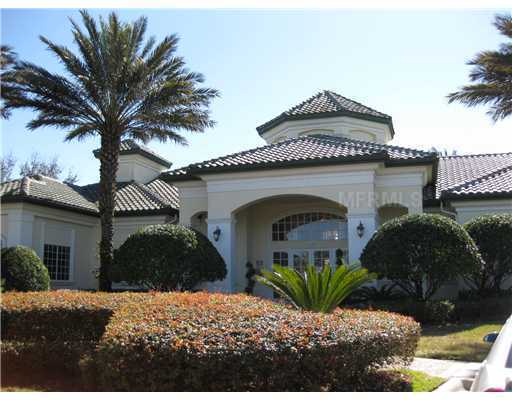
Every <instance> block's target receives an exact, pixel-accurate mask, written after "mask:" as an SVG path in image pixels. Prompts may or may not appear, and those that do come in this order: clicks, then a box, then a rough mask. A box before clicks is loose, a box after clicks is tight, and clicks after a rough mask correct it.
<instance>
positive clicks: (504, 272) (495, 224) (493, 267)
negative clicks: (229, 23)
mask: <svg viewBox="0 0 512 400" xmlns="http://www.w3.org/2000/svg"><path fill="white" fill-rule="evenodd" d="M464 228H466V230H467V232H468V233H469V235H470V236H471V237H472V238H473V240H474V241H475V243H476V245H477V247H478V249H479V251H480V254H481V255H482V258H483V260H484V264H483V265H481V266H478V267H477V268H474V269H473V270H471V271H469V272H468V273H467V274H465V276H464V277H465V280H466V282H467V283H468V284H469V285H470V287H471V288H472V289H473V290H475V291H477V292H478V294H479V295H480V296H481V297H486V296H492V295H493V294H498V293H499V292H500V291H501V290H502V289H506V288H504V287H503V284H504V282H505V280H507V279H509V278H510V277H511V276H512V214H502V215H483V216H480V217H476V218H474V219H472V220H471V221H469V222H467V223H466V224H465V225H464Z"/></svg>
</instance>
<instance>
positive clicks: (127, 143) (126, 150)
mask: <svg viewBox="0 0 512 400" xmlns="http://www.w3.org/2000/svg"><path fill="white" fill-rule="evenodd" d="M99 151H100V149H96V150H94V151H93V153H94V155H95V156H96V157H98V155H99ZM119 154H120V155H122V154H140V155H142V156H144V157H146V158H149V159H150V160H152V161H154V162H156V163H158V164H160V165H163V166H164V167H166V168H170V167H171V165H172V163H171V162H170V161H168V160H166V159H165V158H163V157H161V156H159V155H158V154H157V153H155V152H154V151H153V150H151V149H150V148H149V147H147V146H144V145H143V144H139V143H137V142H135V141H134V140H132V139H126V140H123V141H122V142H121V146H120V151H119Z"/></svg>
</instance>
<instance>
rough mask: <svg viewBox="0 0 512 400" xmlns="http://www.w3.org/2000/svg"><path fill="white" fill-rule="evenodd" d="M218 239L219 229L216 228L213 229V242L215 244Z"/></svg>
mask: <svg viewBox="0 0 512 400" xmlns="http://www.w3.org/2000/svg"><path fill="white" fill-rule="evenodd" d="M219 238H220V228H219V227H217V228H215V230H214V231H213V240H215V241H216V242H218V241H219Z"/></svg>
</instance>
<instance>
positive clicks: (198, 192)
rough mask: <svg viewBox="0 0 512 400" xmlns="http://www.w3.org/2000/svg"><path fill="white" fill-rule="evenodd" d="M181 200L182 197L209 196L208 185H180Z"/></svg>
mask: <svg viewBox="0 0 512 400" xmlns="http://www.w3.org/2000/svg"><path fill="white" fill-rule="evenodd" d="M178 191H179V192H180V202H181V200H182V199H196V198H203V197H207V196H208V194H207V191H206V185H205V186H203V187H181V188H180V187H178Z"/></svg>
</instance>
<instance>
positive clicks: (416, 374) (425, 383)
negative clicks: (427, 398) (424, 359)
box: [400, 369, 446, 392]
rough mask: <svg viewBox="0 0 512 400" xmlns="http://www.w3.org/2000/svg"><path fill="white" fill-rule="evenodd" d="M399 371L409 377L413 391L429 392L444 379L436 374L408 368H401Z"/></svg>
mask: <svg viewBox="0 0 512 400" xmlns="http://www.w3.org/2000/svg"><path fill="white" fill-rule="evenodd" d="M400 372H402V373H404V374H406V375H409V376H410V377H411V382H412V391H413V392H431V391H432V390H434V389H436V388H437V387H439V386H440V385H441V384H442V383H444V382H445V380H446V379H443V378H440V377H438V376H431V375H428V374H426V373H424V372H420V371H412V370H410V369H401V370H400Z"/></svg>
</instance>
